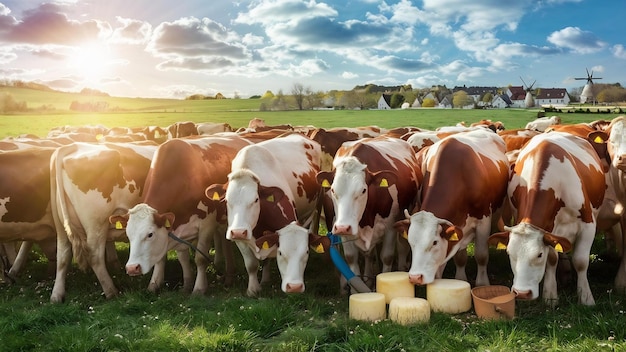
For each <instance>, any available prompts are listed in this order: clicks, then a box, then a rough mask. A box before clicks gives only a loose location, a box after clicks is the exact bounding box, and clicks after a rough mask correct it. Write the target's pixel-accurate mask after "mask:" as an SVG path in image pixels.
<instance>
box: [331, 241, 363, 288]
mask: <svg viewBox="0 0 626 352" xmlns="http://www.w3.org/2000/svg"><path fill="white" fill-rule="evenodd" d="M327 236H328V238H329V239H330V244H331V246H330V250H329V251H330V259H331V260H332V261H333V264H335V267H337V269H338V270H339V272H340V273H341V275H343V277H345V278H346V280H347V281H348V283H349V284H350V286H352V288H353V289H354V290H356V291H357V292H359V293H365V292H372V290H370V288H369V287H368V286H367V285H366V284H365V283H364V282H363V280H361V278H360V277H358V276H356V275H355V274H354V272H353V271H352V269H350V267H349V266H348V263H346V261H345V260H344V259H343V257H342V256H341V253H339V251H338V250H337V248H335V247H336V246H335V245H337V244H340V243H341V238H340V237H339V236H337V235H334V234H333V233H332V232H329V233H328V234H327Z"/></svg>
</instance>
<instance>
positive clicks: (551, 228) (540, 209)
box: [490, 132, 606, 305]
mask: <svg viewBox="0 0 626 352" xmlns="http://www.w3.org/2000/svg"><path fill="white" fill-rule="evenodd" d="M590 142H591V143H592V142H593V141H588V140H586V139H583V138H581V137H577V136H574V135H572V134H569V133H564V132H551V133H545V134H540V135H537V136H535V137H533V138H532V139H531V140H530V141H529V142H528V144H526V146H524V148H522V150H521V151H520V154H519V156H518V158H517V161H516V163H515V166H514V169H513V174H512V175H511V180H510V182H509V187H508V196H509V199H510V201H511V205H512V207H513V210H514V214H515V218H516V219H517V221H516V222H517V225H515V226H512V227H506V226H505V228H504V229H505V231H506V232H502V233H497V234H494V235H492V236H491V238H490V241H491V242H492V243H499V244H505V245H507V244H508V245H507V247H506V248H507V252H508V254H509V259H510V262H511V269H512V270H513V275H514V277H513V286H512V290H513V292H515V293H516V295H517V298H518V299H535V298H537V297H539V283H540V282H541V280H542V279H543V299H544V301H546V302H547V303H549V304H551V305H555V304H557V302H558V294H557V283H556V265H557V251H561V250H562V251H564V252H568V251H569V250H570V249H572V248H573V250H574V252H573V255H572V261H573V265H574V268H575V269H576V272H577V277H578V280H577V285H578V295H579V302H580V303H582V304H584V305H593V304H595V301H594V299H593V295H592V293H591V290H590V288H589V282H588V280H587V268H588V266H589V252H590V250H591V245H592V243H593V240H594V237H595V233H596V219H597V215H598V209H599V207H600V206H601V204H602V201H603V198H604V193H605V188H606V183H605V176H604V172H603V168H602V164H601V161H600V159H599V157H598V155H597V152H596V151H595V150H594V148H593V147H592V145H591V144H590Z"/></svg>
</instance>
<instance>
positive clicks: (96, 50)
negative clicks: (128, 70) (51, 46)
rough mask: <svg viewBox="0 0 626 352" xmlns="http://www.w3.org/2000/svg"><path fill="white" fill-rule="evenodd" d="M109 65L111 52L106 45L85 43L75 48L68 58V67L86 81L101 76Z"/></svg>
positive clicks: (97, 78)
mask: <svg viewBox="0 0 626 352" xmlns="http://www.w3.org/2000/svg"><path fill="white" fill-rule="evenodd" d="M110 65H111V53H110V49H109V47H108V46H107V45H101V44H87V45H83V46H81V47H78V48H76V50H75V51H74V53H73V54H72V56H71V57H70V58H69V60H68V68H69V69H70V70H73V71H74V72H75V74H76V75H78V76H80V77H81V78H83V79H84V80H86V81H97V80H99V79H101V78H103V77H104V76H105V75H106V74H107V72H108V70H109V67H110Z"/></svg>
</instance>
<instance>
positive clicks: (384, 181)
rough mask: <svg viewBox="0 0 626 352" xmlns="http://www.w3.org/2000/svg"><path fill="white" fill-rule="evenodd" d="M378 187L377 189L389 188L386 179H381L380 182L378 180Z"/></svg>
mask: <svg viewBox="0 0 626 352" xmlns="http://www.w3.org/2000/svg"><path fill="white" fill-rule="evenodd" d="M378 186H379V187H389V182H387V179H386V178H383V179H382V180H380V184H379V185H378Z"/></svg>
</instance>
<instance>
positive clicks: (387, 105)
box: [378, 93, 391, 110]
mask: <svg viewBox="0 0 626 352" xmlns="http://www.w3.org/2000/svg"><path fill="white" fill-rule="evenodd" d="M389 109H391V94H385V93H383V94H381V96H380V99H378V110H389Z"/></svg>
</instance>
